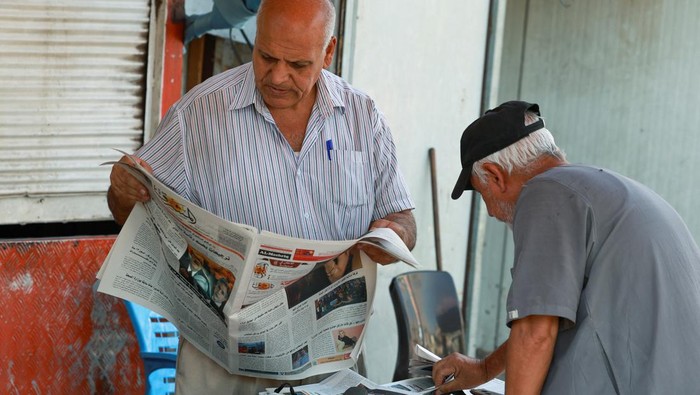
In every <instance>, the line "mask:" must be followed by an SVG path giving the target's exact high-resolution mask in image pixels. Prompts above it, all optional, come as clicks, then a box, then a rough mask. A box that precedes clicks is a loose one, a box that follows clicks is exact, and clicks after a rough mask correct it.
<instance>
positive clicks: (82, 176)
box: [0, 0, 150, 224]
mask: <svg viewBox="0 0 700 395" xmlns="http://www.w3.org/2000/svg"><path fill="white" fill-rule="evenodd" d="M149 13H150V1H149V0H113V1H102V0H71V1H58V0H2V2H1V3H0V224H14V223H26V222H55V221H73V220H89V219H105V218H109V212H108V211H107V207H106V203H105V191H106V190H107V186H108V183H109V171H110V167H109V166H100V164H101V163H103V162H105V161H108V160H115V159H117V158H118V157H119V156H120V154H118V153H116V152H115V151H114V150H112V148H117V149H121V150H124V151H127V152H131V151H133V150H134V149H136V148H137V147H139V146H140V145H141V142H142V139H143V133H144V112H145V104H144V103H145V97H146V83H145V81H146V68H147V52H148V37H149V31H148V29H149Z"/></svg>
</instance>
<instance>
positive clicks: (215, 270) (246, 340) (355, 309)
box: [98, 164, 417, 379]
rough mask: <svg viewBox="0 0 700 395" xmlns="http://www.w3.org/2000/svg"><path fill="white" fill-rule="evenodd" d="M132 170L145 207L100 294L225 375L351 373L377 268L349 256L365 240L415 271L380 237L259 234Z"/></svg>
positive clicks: (109, 263) (133, 219)
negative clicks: (158, 325) (169, 331)
mask: <svg viewBox="0 0 700 395" xmlns="http://www.w3.org/2000/svg"><path fill="white" fill-rule="evenodd" d="M120 165H123V164H120ZM124 166H125V165H124ZM129 169H130V171H132V173H133V174H134V175H136V176H137V177H139V178H140V179H141V180H142V182H143V183H144V185H146V187H147V188H148V189H149V192H150V195H151V197H152V199H151V200H150V201H149V202H147V203H145V204H140V203H139V204H137V205H136V206H135V208H134V210H133V211H132V213H131V214H130V216H129V218H128V220H127V222H126V223H125V225H124V227H123V228H122V230H121V232H120V234H119V236H118V237H117V240H116V241H115V244H114V246H113V247H112V250H111V251H110V253H109V255H108V257H107V259H106V260H105V263H104V264H103V267H102V268H101V270H100V272H99V273H98V277H100V279H101V281H100V285H99V288H98V291H100V292H104V293H108V294H111V295H114V296H117V297H120V298H123V299H127V300H130V301H132V302H135V303H138V304H141V305H143V306H145V307H147V308H149V309H151V310H153V311H155V312H157V313H159V314H161V315H163V316H164V317H165V318H167V319H168V320H169V321H171V322H172V323H173V324H174V325H175V326H176V327H177V328H178V330H179V331H180V333H181V335H182V336H184V337H185V338H186V339H187V340H188V341H190V342H191V343H192V344H193V345H195V346H196V347H197V348H198V349H200V350H201V351H202V352H204V353H205V354H207V355H208V356H210V357H211V358H212V359H213V360H215V361H216V362H217V363H219V364H220V365H221V366H223V367H224V368H226V369H227V370H228V371H229V372H231V373H236V374H244V375H249V376H257V377H271V378H285V379H297V378H305V377H308V376H312V375H316V374H320V373H327V372H332V371H337V370H339V369H342V368H346V367H350V366H352V365H354V363H355V360H356V358H357V356H358V355H359V352H360V350H361V342H362V338H363V335H364V332H365V331H364V328H365V324H366V322H367V319H368V318H369V312H370V310H371V305H372V301H373V297H374V290H375V284H376V270H377V269H376V263H374V262H372V261H371V260H370V259H369V258H368V257H367V256H366V255H365V254H364V253H361V252H359V250H357V249H355V248H354V246H355V245H356V244H357V243H359V242H368V243H371V244H373V245H376V246H378V247H380V248H382V249H384V250H386V251H387V252H389V253H391V254H393V255H394V256H396V257H397V258H399V259H402V260H404V261H406V262H408V263H410V264H412V265H416V264H417V262H416V261H415V258H413V256H412V255H411V253H410V252H409V251H408V249H407V248H406V246H405V245H404V244H403V242H402V241H401V239H400V238H398V236H397V235H396V234H395V233H394V232H393V231H391V230H388V229H376V230H373V231H372V232H370V233H368V234H367V235H366V236H365V237H363V238H361V239H359V240H346V241H315V240H304V239H295V238H290V237H285V236H280V235H276V234H273V233H269V232H262V233H259V232H258V231H257V229H255V228H252V227H250V226H246V225H241V224H235V223H232V222H229V221H226V220H224V219H222V218H219V217H216V216H215V215H213V214H211V213H209V212H207V211H206V210H203V209H202V208H200V207H198V206H196V205H194V204H192V203H191V202H189V201H187V200H185V199H184V198H182V197H181V196H179V195H177V194H176V193H174V192H173V191H172V190H170V189H169V188H168V187H167V186H165V185H164V184H162V183H161V182H160V181H158V180H157V179H156V178H155V177H153V176H152V175H150V174H148V173H147V172H146V171H145V170H143V169H136V168H132V167H129ZM364 240H367V241H364ZM397 240H398V241H397ZM380 241H381V242H380ZM396 243H398V245H397V244H396Z"/></svg>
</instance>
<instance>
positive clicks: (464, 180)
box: [452, 166, 474, 200]
mask: <svg viewBox="0 0 700 395" xmlns="http://www.w3.org/2000/svg"><path fill="white" fill-rule="evenodd" d="M471 177H472V167H471V166H469V168H468V169H462V172H461V173H459V178H457V183H456V184H455V187H454V189H453V190H452V199H453V200H457V199H459V197H460V196H462V193H464V191H465V190H468V189H469V190H471V189H474V187H472V180H471Z"/></svg>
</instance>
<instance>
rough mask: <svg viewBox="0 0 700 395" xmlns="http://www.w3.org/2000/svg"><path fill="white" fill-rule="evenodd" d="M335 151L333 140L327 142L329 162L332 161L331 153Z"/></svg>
mask: <svg viewBox="0 0 700 395" xmlns="http://www.w3.org/2000/svg"><path fill="white" fill-rule="evenodd" d="M332 150H333V139H328V140H326V152H327V153H328V160H331V151H332Z"/></svg>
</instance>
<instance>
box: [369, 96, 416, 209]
mask: <svg viewBox="0 0 700 395" xmlns="http://www.w3.org/2000/svg"><path fill="white" fill-rule="evenodd" d="M374 112H375V118H374V123H373V124H374V129H375V131H376V132H375V134H374V145H375V147H376V149H375V150H374V157H373V162H374V163H373V167H372V168H373V174H374V191H375V195H376V198H375V199H376V200H375V202H376V203H375V206H374V213H373V215H372V219H373V220H377V219H380V218H384V217H386V216H387V215H389V214H391V213H395V212H399V211H403V210H410V209H413V208H415V205H414V203H413V200H412V199H411V195H410V193H409V191H408V186H407V185H406V181H405V180H404V177H403V174H402V173H401V169H400V168H399V164H398V160H397V158H396V145H395V144H394V140H393V138H392V136H391V130H390V129H389V127H388V125H387V124H386V120H385V119H384V116H383V115H382V114H381V112H380V111H379V110H377V109H376V108H375V109H374Z"/></svg>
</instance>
